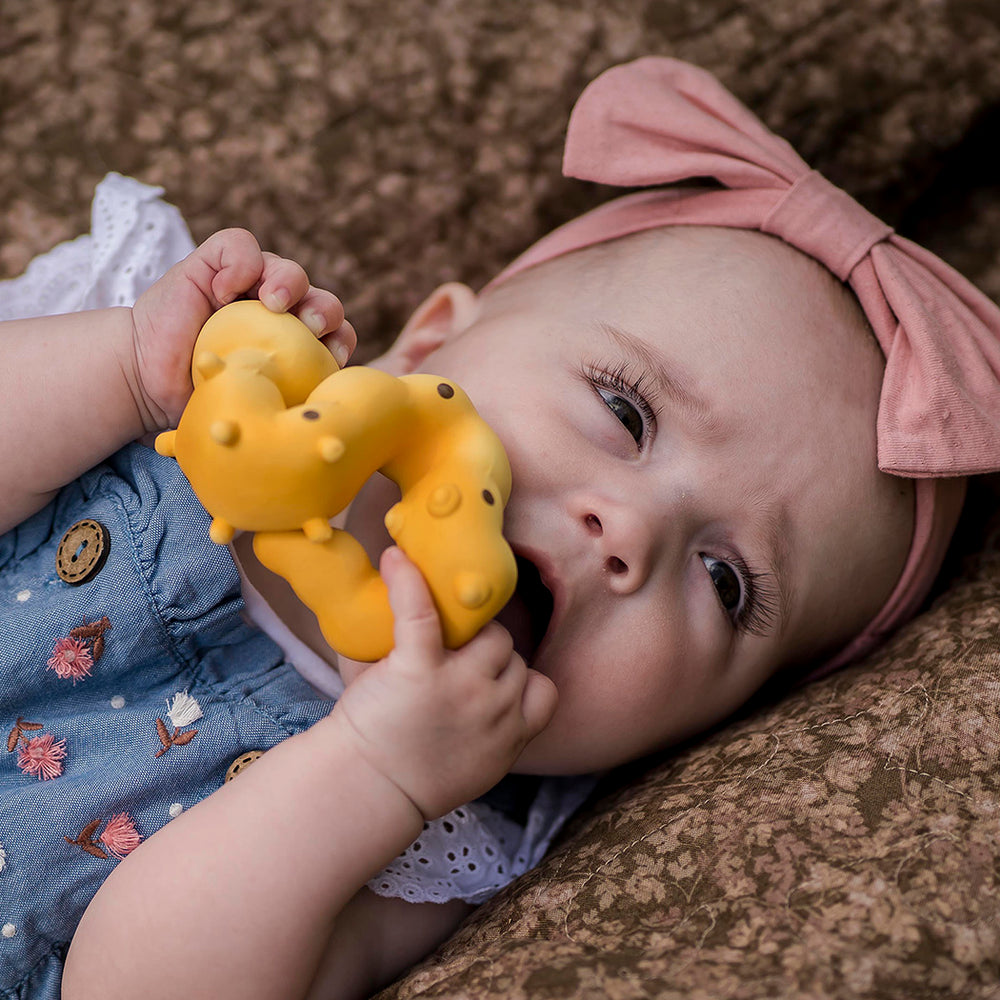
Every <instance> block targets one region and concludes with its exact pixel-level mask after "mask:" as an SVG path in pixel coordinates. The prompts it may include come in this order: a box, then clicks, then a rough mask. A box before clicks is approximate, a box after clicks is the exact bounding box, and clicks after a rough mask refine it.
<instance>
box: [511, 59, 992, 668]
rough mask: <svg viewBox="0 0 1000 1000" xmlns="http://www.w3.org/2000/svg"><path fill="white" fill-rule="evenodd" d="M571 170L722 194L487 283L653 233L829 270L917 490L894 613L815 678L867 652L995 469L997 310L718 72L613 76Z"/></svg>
mask: <svg viewBox="0 0 1000 1000" xmlns="http://www.w3.org/2000/svg"><path fill="white" fill-rule="evenodd" d="M563 172H564V173H565V174H566V175H567V176H571V177H579V178H582V179H584V180H590V181H597V182H599V183H602V184H612V185H618V186H621V187H649V186H653V185H663V184H670V183H672V182H675V181H679V180H684V179H690V178H714V179H715V180H717V181H719V182H720V183H721V184H722V185H723V187H722V188H721V189H708V190H706V189H694V190H692V189H684V188H671V189H666V190H664V189H660V190H653V191H643V192H640V193H638V194H632V195H626V196H625V197H623V198H618V199H616V200H615V201H612V202H609V203H607V204H605V205H602V206H601V207H599V208H597V209H595V210H594V211H592V212H589V213H587V214H586V215H583V216H581V217H580V218H578V219H574V220H573V221H571V222H569V223H567V224H566V225H564V226H562V227H561V228H560V229H557V230H555V231H554V232H553V233H550V234H549V235H548V236H546V237H544V238H542V239H541V240H539V242H537V243H536V244H534V245H533V246H532V247H530V248H529V249H528V250H527V251H525V253H523V254H522V255H521V256H520V257H518V258H517V260H515V261H514V262H513V263H512V264H511V265H510V266H509V267H508V268H506V269H505V270H504V271H502V272H501V273H500V275H498V276H497V278H495V279H494V281H493V284H496V283H499V282H502V281H506V280H508V279H509V278H511V277H513V276H514V275H515V274H518V273H520V272H521V271H524V270H525V269H527V268H529V267H533V266H534V265H536V264H540V263H542V262H544V261H547V260H551V259H552V258H554V257H559V256H561V255H562V254H566V253H570V252H571V251H573V250H578V249H581V248H583V247H587V246H591V245H593V244H595V243H602V242H605V241H607V240H613V239H616V238H618V237H621V236H626V235H628V234H629V233H634V232H638V231H640V230H644V229H653V228H656V227H659V226H675V225H704V226H728V227H734V228H741V229H756V230H759V231H760V232H763V233H769V234H771V235H774V236H778V237H780V238H781V239H783V240H784V241H785V242H786V243H789V244H790V245H792V246H794V247H796V248H797V249H799V250H801V251H804V252H805V253H807V254H809V256H811V257H814V258H815V259H816V260H818V261H819V262H820V263H822V264H824V265H825V266H826V267H827V268H828V269H829V270H830V271H832V272H833V273H834V274H835V275H836V276H837V277H838V278H839V279H840V280H841V281H844V282H846V283H847V284H848V285H849V286H850V287H851V289H852V290H853V291H854V294H855V295H856V297H857V299H858V301H859V302H860V303H861V307H862V309H863V310H864V312H865V315H866V316H867V318H868V321H869V323H870V324H871V327H872V329H873V331H874V333H875V336H876V338H877V339H878V342H879V344H880V345H881V348H882V351H883V353H884V354H885V358H886V365H885V375H884V378H883V383H882V393H881V398H880V401H879V411H878V422H877V437H878V464H879V468H880V469H881V470H882V471H883V472H887V473H891V474H893V475H897V476H903V477H907V478H912V479H914V480H915V483H914V486H915V496H916V500H915V511H914V530H913V538H912V541H911V545H910V551H909V555H908V556H907V560H906V563H905V565H904V567H903V571H902V573H901V575H900V578H899V580H898V581H897V583H896V586H895V588H894V589H893V591H892V593H891V594H890V595H889V598H888V599H887V601H886V603H885V605H884V606H883V607H882V609H881V610H880V611H879V612H878V614H877V615H876V616H875V618H874V619H873V620H872V621H871V622H869V624H868V625H867V626H866V627H865V629H864V631H863V632H862V633H861V634H860V635H858V636H857V637H855V638H854V639H853V640H852V641H851V642H850V643H849V644H848V645H847V646H846V647H845V648H843V649H841V650H840V651H839V652H838V653H837V654H836V655H835V656H834V657H833V658H832V659H830V660H828V661H826V662H825V663H824V664H822V666H821V667H820V668H819V669H818V670H817V671H815V673H814V674H813V675H812V676H820V675H821V674H826V673H829V672H831V671H832V670H835V669H837V668H838V667H840V666H843V665H844V664H845V663H847V662H849V661H850V660H853V659H856V658H858V657H860V656H862V655H863V654H864V653H866V652H868V651H869V650H871V649H872V648H874V647H875V646H876V645H878V644H879V642H881V640H882V639H883V638H884V637H885V636H886V635H887V634H888V633H890V632H891V631H893V630H894V629H895V628H897V627H898V626H899V625H901V624H902V623H903V622H904V621H906V619H908V618H909V617H911V616H912V615H913V614H914V613H915V612H916V611H917V609H918V608H919V606H920V604H921V603H922V601H923V600H924V598H925V597H926V595H927V593H928V591H929V590H930V587H931V584H932V583H933V580H934V577H935V576H936V574H937V572H938V570H939V569H940V566H941V562H942V560H943V558H944V554H945V550H946V549H947V546H948V542H949V540H950V539H951V535H952V533H953V531H954V528H955V524H956V522H957V520H958V516H959V513H960V511H961V507H962V501H963V499H964V496H965V480H964V478H961V477H964V476H968V475H973V474H977V473H986V472H994V471H997V470H998V469H1000V405H998V403H1000V393H998V376H1000V309H998V308H997V306H996V305H995V304H994V303H993V302H992V301H991V300H990V299H988V298H987V297H986V296H985V295H983V294H982V292H980V291H979V290H978V289H976V288H975V287H974V286H973V285H972V284H970V283H969V282H968V281H967V280H966V279H965V278H963V277H962V276H961V275H960V274H958V272H956V271H955V270H953V269H952V268H951V267H949V266H948V265H947V264H945V263H944V262H943V261H941V260H940V259H938V258H937V257H935V256H934V255H933V254H931V253H929V252H928V251H926V250H924V249H923V248H922V247H919V246H917V245H916V244H915V243H912V242H910V241H909V240H906V239H903V238H902V237H899V236H896V235H895V234H894V233H893V231H892V229H891V228H890V227H889V226H887V225H886V224H885V223H883V222H881V221H880V220H879V219H877V218H876V217H875V216H874V215H872V214H871V213H870V212H868V211H867V210H866V209H865V208H863V207H862V206H861V205H859V204H858V203H857V202H856V201H855V200H854V199H853V198H851V197H850V195H848V194H847V193H846V192H844V191H842V190H840V189H839V188H837V187H835V186H834V185H833V184H831V183H830V182H829V181H828V180H826V179H825V178H824V177H823V176H822V175H820V174H818V173H817V172H816V171H815V170H810V169H809V167H808V165H807V164H806V163H805V162H804V161H803V160H802V159H801V158H800V157H799V155H798V154H797V153H796V152H795V151H794V150H793V149H792V147H791V146H790V145H789V144H788V143H787V142H786V141H785V140H784V139H781V138H779V137H778V136H776V135H775V134H774V133H773V132H771V131H769V130H768V129H767V128H766V127H765V126H764V124H763V123H762V122H761V121H760V120H759V119H758V118H757V117H756V116H755V115H754V114H753V113H752V112H750V111H749V110H748V109H747V108H746V107H745V106H744V105H742V104H741V103H740V102H739V101H738V100H736V98H735V97H733V95H732V94H730V93H729V92H728V91H727V90H726V89H725V88H724V87H723V86H722V85H721V84H720V83H719V82H718V80H716V79H715V78H714V77H713V76H712V75H711V74H709V73H707V72H706V71H704V70H702V69H698V68H697V67H695V66H691V65H689V64H687V63H683V62H679V61H677V60H675V59H663V58H655V57H649V58H644V59H638V60H636V61H635V62H632V63H628V64H626V65H623V66H617V67H614V68H612V69H609V70H608V71H607V72H605V73H603V74H602V75H601V76H599V77H598V78H597V79H596V80H595V81H594V82H593V83H591V84H590V86H588V87H587V88H586V90H584V92H583V94H582V95H581V96H580V99H579V100H578V101H577V104H576V107H575V108H574V109H573V114H572V116H571V118H570V122H569V128H568V131H567V137H566V151H565V157H564V161H563Z"/></svg>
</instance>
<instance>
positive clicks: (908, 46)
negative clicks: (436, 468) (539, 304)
mask: <svg viewBox="0 0 1000 1000" xmlns="http://www.w3.org/2000/svg"><path fill="white" fill-rule="evenodd" d="M649 53H658V54H668V55H674V56H678V57H681V58H685V59H690V60H693V61H696V62H699V63H701V64H702V65H704V66H706V67H707V68H709V69H711V70H713V71H714V72H716V73H717V74H718V75H719V76H720V77H721V78H722V79H723V81H724V82H725V83H726V84H727V85H728V86H730V87H731V88H732V89H733V90H734V91H735V92H736V93H737V94H738V95H739V96H740V97H741V98H743V99H744V100H745V101H746V102H747V103H749V104H750V106H751V107H753V108H754V109H755V110H756V111H757V112H758V113H759V114H761V116H762V117H763V118H764V119H765V121H766V122H767V123H768V124H769V125H770V126H771V127H772V128H774V129H775V130H777V131H778V132H779V133H781V134H782V135H784V136H785V137H786V138H788V139H789V140H790V141H792V143H793V144H794V145H795V146H796V147H797V148H798V149H799V151H800V152H801V153H802V155H803V156H804V157H805V158H806V159H807V160H809V161H810V162H811V163H812V164H813V165H814V166H816V167H818V168H819V169H821V170H823V171H824V172H826V173H827V175H828V176H829V177H830V178H831V179H832V180H833V181H834V182H836V183H838V184H840V185H841V186H843V187H845V188H846V189H848V190H849V191H850V192H851V193H852V194H854V195H855V196H857V197H859V198H860V199H861V200H862V201H863V202H864V203H865V204H866V205H867V206H868V207H869V208H871V209H872V210H874V211H875V212H877V213H879V214H881V215H883V217H885V218H886V219H887V221H889V222H890V223H891V224H893V225H895V226H897V228H898V229H899V230H900V231H901V232H903V233H904V235H912V236H915V237H917V238H918V239H920V240H922V241H925V242H927V243H930V244H931V245H932V246H933V247H934V248H935V249H936V250H937V251H938V252H940V253H942V254H944V256H946V257H947V258H949V259H950V260H951V261H952V262H954V263H955V264H957V265H958V266H959V267H960V268H962V269H963V270H964V271H965V272H966V273H968V274H970V276H972V277H973V278H975V279H976V280H978V281H979V283H980V284H981V285H983V286H984V287H985V288H986V289H987V290H988V291H989V292H990V293H991V294H993V295H994V296H1000V249H998V248H1000V237H998V236H997V233H998V231H1000V182H998V180H997V178H998V171H997V169H996V166H995V159H994V146H995V139H996V136H997V134H998V132H1000V3H998V2H996V0H575V2H570V0H532V2H520V0H394V2H389V0H327V2H308V0H238V2H237V0H197V2H192V3H184V2H174V3H163V2H162V0H86V2H83V0H0V277H11V276H13V275H16V274H18V273H19V272H20V271H21V270H22V269H23V268H24V266H25V265H26V264H27V262H28V261H29V260H30V258H31V257H32V256H33V255H34V254H36V253H39V252H41V251H44V250H47V249H48V248H50V247H51V246H53V245H54V244H55V243H57V242H59V241H61V240H64V239H67V238H71V237H74V236H76V235H78V234H80V233H83V232H87V231H88V230H89V228H90V224H89V211H90V201H91V197H92V195H93V190H94V186H95V184H96V183H97V182H98V181H99V180H100V178H101V177H102V176H103V175H104V174H105V173H106V172H108V171H110V170H117V171H119V172H121V173H124V174H129V175H131V176H134V177H136V178H138V179H139V180H142V181H144V182H146V183H150V184H158V185H162V187H163V188H164V189H165V190H166V198H167V199H168V200H169V201H171V202H173V203H174V204H176V205H177V206H178V207H179V208H180V209H181V211H182V213H183V215H184V217H185V218H186V219H187V221H188V224H189V225H190V228H191V231H192V234H193V235H194V237H195V239H196V240H201V239H203V238H204V237H206V236H207V235H208V234H209V233H211V232H212V231H213V230H215V229H218V228H220V227H223V226H231V225H239V226H244V227H247V228H249V229H251V230H252V231H253V232H254V233H255V234H256V235H257V237H258V238H259V240H260V241H261V243H262V244H263V245H264V246H265V247H266V248H269V249H273V250H275V251H277V252H279V253H282V254H285V255H288V256H292V257H295V258H296V259H298V260H299V261H301V262H302V263H303V264H304V265H305V266H306V267H307V269H308V270H309V272H310V274H311V276H312V278H313V280H314V282H315V283H317V284H321V285H325V286H327V287H330V288H332V289H333V290H335V291H336V292H337V293H338V294H339V295H340V296H341V297H342V298H343V300H344V302H345V304H346V306H347V309H348V315H349V317H350V318H351V319H352V320H353V322H354V323H355V326H356V327H357V329H358V331H359V335H360V337H361V347H360V348H359V354H358V355H357V357H358V358H359V359H362V360H364V359H367V358H368V357H370V356H371V355H372V354H374V353H375V351H376V350H377V348H378V347H379V346H380V345H383V344H384V343H386V341H387V340H388V339H389V338H391V337H392V335H393V334H394V333H395V332H396V331H397V330H398V328H399V326H400V325H401V323H402V321H403V320H404V319H405V317H406V315H407V314H408V313H409V311H410V310H411V309H412V308H413V307H414V306H415V305H416V304H417V303H418V302H419V301H420V300H421V299H422V298H423V297H424V296H425V295H426V294H427V293H428V292H429V291H430V290H431V289H432V288H433V287H434V286H435V285H436V284H437V283H438V282H441V281H444V280H451V279H459V280H462V281H466V282H469V283H470V284H472V285H474V286H478V285H479V284H481V283H483V282H484V281H485V280H486V279H487V278H488V277H489V276H490V275H491V274H492V273H493V272H495V271H496V270H497V269H498V268H499V267H500V266H502V265H503V264H504V263H505V262H506V261H508V260H509V259H510V258H511V257H512V256H514V255H515V254H516V253H517V252H519V251H520V250H521V249H523V248H524V247H525V246H526V245H527V244H528V243H530V242H531V241H532V240H533V239H534V238H535V237H536V236H538V235H540V234H541V233H542V232H543V231H545V230H546V229H549V228H551V227H552V226H553V225H555V224H557V223H559V222H561V221H563V220H565V219H566V218H569V217H570V216H571V215H573V214H576V213H578V212H579V211H580V210H582V209H583V208H585V207H588V206H589V205H591V204H594V203H596V202H597V201H598V200H600V199H601V198H603V197H605V196H606V192H602V191H599V190H596V189H594V188H593V186H589V185H584V184H581V183H579V182H576V181H566V180H564V179H562V178H561V177H560V176H559V169H558V167H559V159H560V154H561V146H562V137H563V130H564V128H565V123H566V118H567V115H568V113H569V109H570V107H571V106H572V103H573V100H574V99H575V97H576V96H577V94H578V93H579V91H580V90H581V88H582V87H583V85H584V84H585V83H586V82H587V81H588V80H590V79H591V78H592V77H593V76H595V75H596V74H597V73H599V72H600V71H601V70H603V69H604V68H606V67H607V66H609V65H611V64H613V63H616V62H620V61H623V60H627V59H630V58H633V57H635V56H638V55H643V54H649Z"/></svg>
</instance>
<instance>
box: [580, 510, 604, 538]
mask: <svg viewBox="0 0 1000 1000" xmlns="http://www.w3.org/2000/svg"><path fill="white" fill-rule="evenodd" d="M583 523H584V524H585V525H586V526H587V530H588V531H589V532H590V533H591V534H592V535H597V536H598V537H600V536H601V535H603V534H604V527H603V525H602V524H601V519H600V518H599V517H598V516H597V515H596V514H588V515H587V516H586V517H585V518H584V519H583Z"/></svg>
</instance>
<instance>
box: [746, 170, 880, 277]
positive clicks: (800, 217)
mask: <svg viewBox="0 0 1000 1000" xmlns="http://www.w3.org/2000/svg"><path fill="white" fill-rule="evenodd" d="M760 228H761V231H762V232H765V233H770V234H771V235H772V236H779V237H781V239H783V240H784V241H785V242H786V243H790V244H791V245H792V246H794V247H797V248H798V249H799V250H802V251H804V252H805V253H807V254H809V255H810V256H811V257H815V258H816V259H817V260H818V261H820V262H821V263H823V264H825V265H826V267H828V268H829V269H830V270H831V271H832V272H833V273H834V274H835V275H836V276H837V277H838V278H840V280H841V281H846V280H847V278H848V275H850V273H851V271H853V270H854V268H855V266H856V265H857V263H858V261H860V260H861V259H862V258H863V257H864V256H865V255H866V254H867V253H868V251H869V250H871V248H872V247H873V246H875V244H876V243H880V242H881V241H882V240H884V239H887V238H888V237H889V236H891V235H892V227H891V226H887V225H886V224H885V223H884V222H883V221H882V220H881V219H879V218H876V216H874V215H872V213H871V212H869V211H868V209H866V208H864V207H862V206H861V205H859V204H858V203H857V202H856V201H855V200H854V199H853V198H852V197H851V196H850V195H849V194H848V193H847V192H846V191H842V190H841V189H840V188H839V187H837V186H836V185H835V184H831V183H830V181H828V180H827V179H826V178H825V177H824V176H823V175H822V174H820V173H817V172H816V171H815V170H810V171H809V172H808V173H806V174H803V175H802V176H801V177H800V178H799V179H798V180H797V181H796V182H795V183H794V184H793V185H792V186H791V187H790V188H789V189H788V191H787V192H786V193H785V195H784V196H783V197H782V198H781V199H780V200H779V201H778V203H777V204H776V205H775V206H774V208H773V209H771V211H770V213H769V214H768V216H767V218H766V219H765V220H764V222H763V224H762V225H761V227H760Z"/></svg>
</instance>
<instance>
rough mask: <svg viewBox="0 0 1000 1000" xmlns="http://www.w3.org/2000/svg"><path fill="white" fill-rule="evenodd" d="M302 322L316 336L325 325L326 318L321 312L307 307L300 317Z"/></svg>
mask: <svg viewBox="0 0 1000 1000" xmlns="http://www.w3.org/2000/svg"><path fill="white" fill-rule="evenodd" d="M299 319H300V320H302V322H303V323H305V325H306V326H307V327H309V329H310V330H311V331H312V332H313V333H314V334H315V335H316V336H317V337H318V336H319V335H320V334H321V333H322V332H323V329H324V328H325V327H326V320H325V319H324V318H323V316H322V314H320V313H318V312H315V311H314V310H312V309H307V310H306V311H305V312H304V313H303V314H302V315H301V316H300V317H299Z"/></svg>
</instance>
